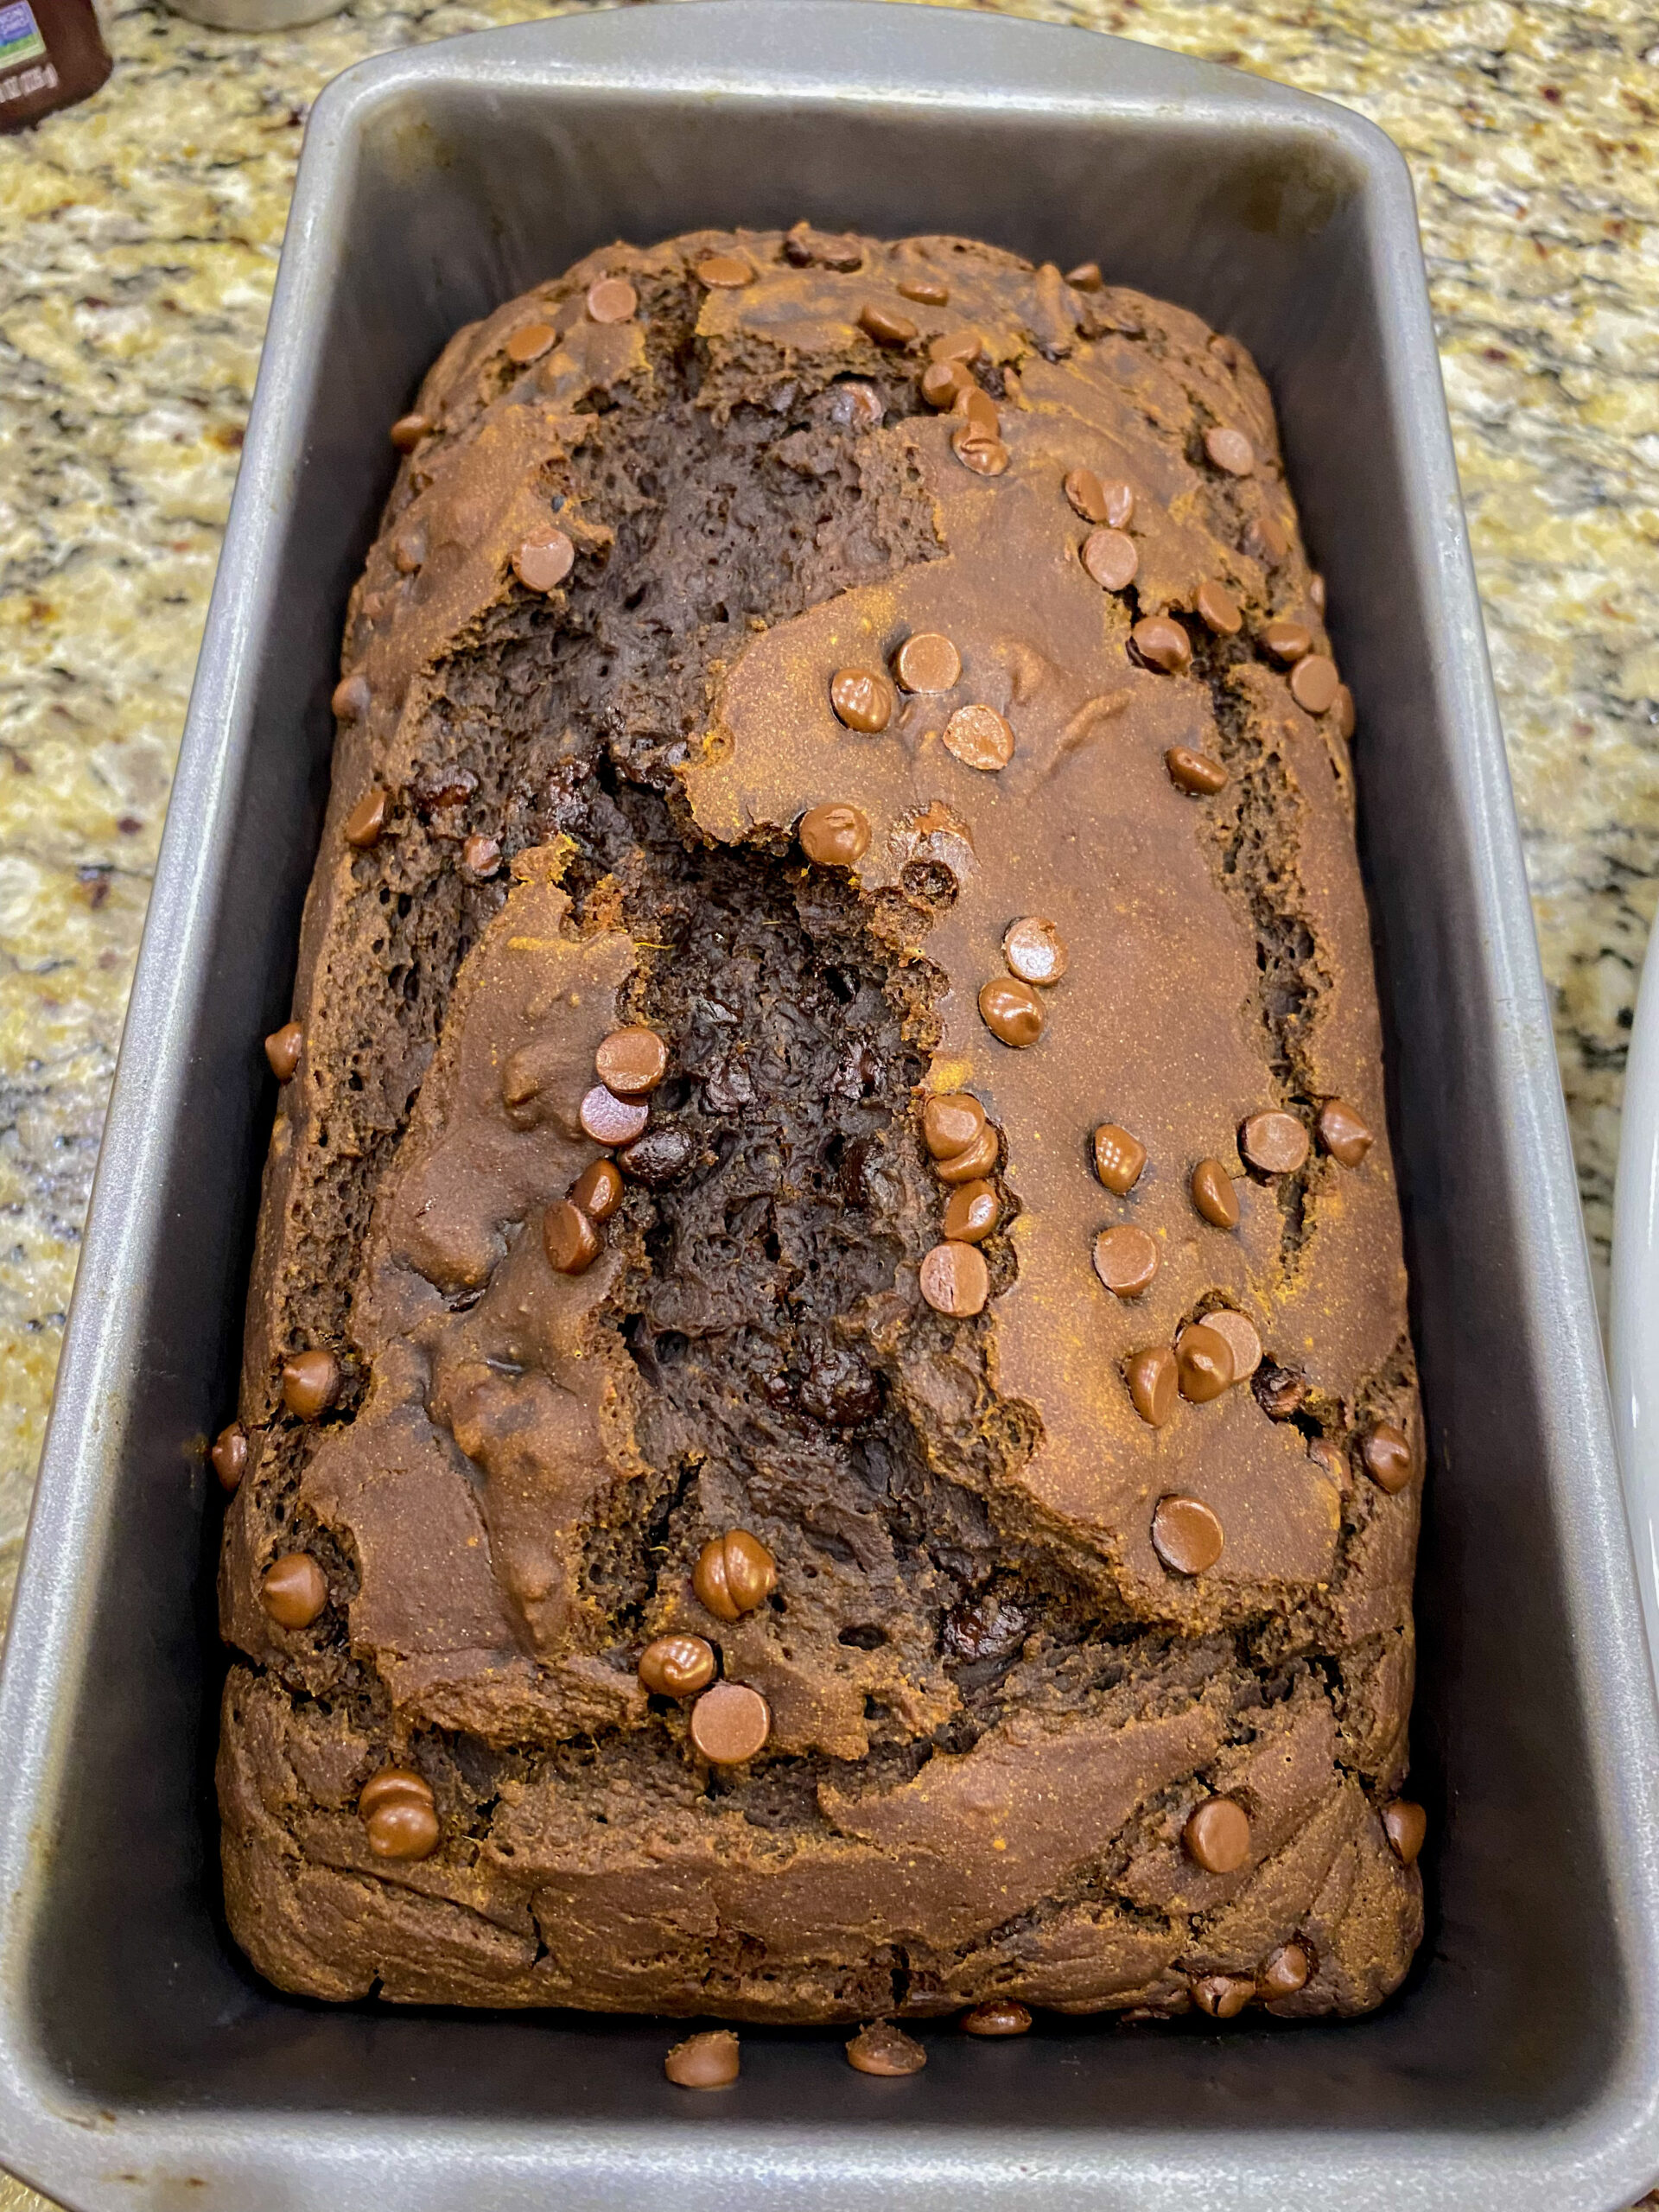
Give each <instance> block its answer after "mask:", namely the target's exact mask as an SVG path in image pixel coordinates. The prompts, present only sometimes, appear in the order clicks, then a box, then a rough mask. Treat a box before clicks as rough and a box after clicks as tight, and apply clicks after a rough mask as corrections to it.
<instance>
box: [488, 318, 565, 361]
mask: <svg viewBox="0 0 1659 2212" xmlns="http://www.w3.org/2000/svg"><path fill="white" fill-rule="evenodd" d="M557 338H558V332H557V331H556V330H555V329H554V327H553V326H552V324H551V323H550V322H525V323H521V324H520V325H519V326H518V329H517V330H515V331H514V332H513V334H512V337H511V338H509V339H508V340H507V342H506V345H505V346H504V347H503V348H502V350H503V352H504V353H505V354H506V357H507V359H509V360H510V361H515V362H517V363H518V366H519V367H520V368H523V367H524V365H525V364H526V363H527V362H530V361H539V360H540V359H541V358H542V355H543V353H546V352H547V351H548V349H549V347H550V346H552V345H553V344H554V343H555V342H556V340H557Z"/></svg>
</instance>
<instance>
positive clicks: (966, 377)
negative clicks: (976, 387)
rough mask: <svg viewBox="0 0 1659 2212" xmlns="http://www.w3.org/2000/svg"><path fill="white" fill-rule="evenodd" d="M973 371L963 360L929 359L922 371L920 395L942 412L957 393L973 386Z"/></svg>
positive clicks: (955, 398) (955, 402)
mask: <svg viewBox="0 0 1659 2212" xmlns="http://www.w3.org/2000/svg"><path fill="white" fill-rule="evenodd" d="M973 381H974V372H973V371H972V370H971V369H970V368H969V367H968V365H966V363H965V362H963V361H930V362H929V363H928V365H927V366H926V367H925V369H924V370H923V371H922V397H923V398H924V399H925V401H926V402H927V404H928V405H929V406H930V407H935V408H938V410H939V411H940V412H941V413H944V411H945V410H947V409H949V408H952V407H954V406H955V405H956V404H957V397H958V395H959V394H961V393H962V392H964V391H970V390H971V389H972V387H973Z"/></svg>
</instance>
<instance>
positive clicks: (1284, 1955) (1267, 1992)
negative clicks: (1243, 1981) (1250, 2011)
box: [1255, 1943, 1313, 2005]
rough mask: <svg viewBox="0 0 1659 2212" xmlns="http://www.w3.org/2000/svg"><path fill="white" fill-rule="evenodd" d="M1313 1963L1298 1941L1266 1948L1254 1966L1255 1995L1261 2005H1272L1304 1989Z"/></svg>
mask: <svg viewBox="0 0 1659 2212" xmlns="http://www.w3.org/2000/svg"><path fill="white" fill-rule="evenodd" d="M1312 1972H1313V1961H1312V1960H1311V1959H1310V1958H1309V1957H1308V1955H1307V1952H1306V1948H1305V1947H1304V1946H1303V1945H1302V1944H1300V1943H1281V1945H1280V1946H1279V1948H1278V1949H1277V1950H1276V1951H1269V1952H1268V1955H1267V1957H1266V1958H1265V1959H1264V1960H1263V1961H1262V1964H1261V1966H1260V1967H1259V1968H1258V1969H1257V1972H1256V1977H1255V1988H1256V1994H1257V1995H1258V1996H1259V1997H1260V1998H1261V1999H1262V2003H1263V2004H1264V2005H1274V2004H1277V2003H1279V2002H1280V2001H1281V1999H1284V1998H1287V1997H1294V1995H1295V1994H1296V1993H1297V1991H1298V1990H1299V1989H1302V1988H1305V1987H1306V1983H1307V1977H1308V1975H1309V1974H1311V1973H1312Z"/></svg>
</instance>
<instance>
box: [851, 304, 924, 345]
mask: <svg viewBox="0 0 1659 2212" xmlns="http://www.w3.org/2000/svg"><path fill="white" fill-rule="evenodd" d="M858 327H859V328H860V329H861V331H863V332H864V334H865V335H866V336H867V337H869V338H874V340H875V342H876V344H877V345H878V346H908V345H909V344H910V342H911V340H912V339H915V338H918V337H919V336H920V335H921V333H920V332H919V331H918V329H917V327H916V326H915V324H914V323H913V322H912V321H911V319H910V317H909V316H908V315H899V314H898V313H896V312H895V310H894V309H893V308H885V307H883V306H882V305H881V304H880V302H879V301H876V300H866V301H865V302H864V304H863V306H862V307H861V308H860V309H859V311H858Z"/></svg>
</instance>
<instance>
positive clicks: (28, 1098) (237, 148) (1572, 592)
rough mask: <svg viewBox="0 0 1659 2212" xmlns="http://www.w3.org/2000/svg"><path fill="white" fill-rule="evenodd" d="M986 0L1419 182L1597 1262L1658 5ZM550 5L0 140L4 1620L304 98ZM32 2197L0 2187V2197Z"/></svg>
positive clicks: (1643, 893) (244, 65)
mask: <svg viewBox="0 0 1659 2212" xmlns="http://www.w3.org/2000/svg"><path fill="white" fill-rule="evenodd" d="M997 4H998V6H999V8H1000V10H1001V12H1007V13H1014V14H1027V15H1032V16H1042V17H1045V18H1046V19H1048V20H1050V21H1055V22H1071V23H1082V24H1087V25H1091V26H1093V27H1094V28H1096V29H1103V30H1112V31H1119V32H1122V33H1124V34H1126V35H1128V36H1130V37H1133V38H1138V39H1141V40H1145V41H1148V42H1150V43H1152V44H1154V45H1160V46H1166V47H1171V48H1178V49H1179V50H1181V51H1182V52H1185V53H1189V54H1199V55H1203V56H1205V57H1207V58H1209V59H1211V60H1220V61H1225V62H1230V63H1232V64H1235V65H1236V66H1237V67H1241V68H1244V69H1249V70H1255V71H1258V72H1260V73H1262V74H1263V75H1267V76H1271V77H1275V78H1278V79H1281V80H1282V81H1283V82H1285V83H1287V84H1292V85H1296V86H1301V87H1302V88H1304V89H1306V90H1307V91H1310V92H1322V93H1325V94H1327V95H1328V96H1330V97H1332V98H1333V99H1338V100H1341V101H1344V103H1346V104H1347V105H1351V106H1352V107H1355V108H1357V109H1358V110H1359V111H1361V112H1362V113H1363V114H1365V115H1367V116H1369V117H1370V118H1371V119H1372V120H1373V121H1374V122H1376V123H1378V124H1381V125H1382V126H1383V129H1384V130H1387V131H1388V132H1389V134H1390V135H1391V136H1392V137H1394V138H1395V141H1396V142H1397V143H1399V145H1400V146H1401V147H1402V149H1404V151H1405V153H1406V155H1407V157H1408V160H1409V162H1410V164H1411V168H1412V173H1413V175H1414V179H1415V181H1416V188H1417V194H1418V200H1419V204H1420V207H1421V215H1422V227H1423V237H1424V243H1425V246H1426V249H1427V257H1428V268H1429V276H1430V281H1431V284H1432V287H1433V301H1434V308H1435V312H1436V315H1437V317H1438V320H1439V327H1440V343H1441V355H1442V359H1443V363H1444V366H1445V372H1446V388H1447V392H1448V395H1449V397H1450V401H1451V407H1452V427H1453V429H1454V431H1455V434H1456V437H1457V446H1458V458H1459V464H1460V467H1461V469H1462V473H1463V484H1464V492H1465V498H1466V499H1467V502H1468V507H1469V518H1470V525H1471V532H1472V535H1473V539H1474V549H1475V559H1476V563H1477V566H1478V570H1479V575H1480V584H1481V589H1482V594H1483V597H1484V602H1485V608H1486V621H1487V630H1488V634H1489V636H1490V638H1491V649H1492V658H1493V663H1494V665H1495V669H1496V672H1497V686H1498V694H1499V698H1500V701H1501V702H1502V706H1503V721H1504V728H1505V731H1506V733H1507V736H1508V740H1509V749H1510V764H1511V767H1512V770H1513V772H1514V777H1515V783H1516V795H1517V798H1518V801H1519V805H1520V812H1521V820H1522V829H1523V831H1524V834H1525V838H1526V845H1527V858H1528V865H1529V870H1530V874H1531V880H1532V889H1533V897H1534V903H1535V911H1536V914H1537V920H1538V930H1539V936H1540V938H1541V944H1542V947H1543V957H1544V968H1545V972H1546V974H1547V976H1548V981H1549V985H1550V988H1551V991H1552V993H1553V995H1554V1008H1555V1029H1556V1039H1557V1045H1558V1048H1559V1051H1560V1062H1561V1071H1562V1076H1563V1079H1564V1082H1565V1084H1566V1089H1567V1101H1568V1105H1569V1109H1570V1111H1571V1115H1572V1122H1573V1141H1574V1144H1575V1146H1576V1148H1577V1154H1578V1163H1579V1173H1580V1186H1581V1188H1582V1191H1583V1194H1584V1200H1585V1209H1586V1220H1587V1223H1588V1226H1589V1231H1590V1237H1591V1243H1592V1251H1593V1254H1594V1255H1595V1259H1596V1263H1597V1268H1598V1275H1599V1281H1604V1282H1605V1264H1606V1256H1607V1240H1608V1233H1609V1229H1610V1226H1611V1196H1612V1177H1613V1166H1614V1160H1615V1155H1616V1150H1617V1144H1618V1106H1619V1091H1620V1085H1621V1082H1622V1078H1623V1070H1624V1039H1625V1036H1626V1033H1627V1031H1628V1028H1629V1026H1630V1014H1631V1008H1632V1006H1633V1003H1634V999H1635V991H1636V983H1637V972H1638V969H1639V965H1640V961H1641V956H1642V951H1643V944H1644V942H1645V939H1646V936H1647V931H1648V927H1649V923H1650V922H1651V920H1652V918H1653V913H1654V909H1655V906H1656V903H1659V737H1656V729H1659V703H1656V702H1659V380H1656V378H1655V376H1654V373H1653V367H1652V360H1653V354H1652V337H1651V334H1652V330H1653V327H1654V325H1655V321H1656V317H1659V223H1656V216H1659V176H1656V156H1659V133H1656V131H1655V129H1654V125H1655V122H1656V118H1659V16H1656V15H1655V14H1654V12H1653V10H1652V9H1651V7H1650V6H1649V5H1647V4H1643V0H1526V4H1524V5H1522V4H1516V3H1515V0H1464V3H1463V4H1459V0H1321V3H1320V4H1319V5H1317V6H1311V5H1309V6H1305V5H1300V4H1291V0H1255V4H1252V5H1249V6H1236V5H1233V4H1230V0H997ZM549 12H559V11H557V10H549V9H548V8H546V7H545V6H543V5H537V0H452V4H447V5H436V6H433V7H430V8H423V7H422V6H420V5H418V4H416V3H415V0H404V4H399V0H358V4H357V5H355V6H353V7H352V8H350V9H349V10H347V11H346V13H344V14H343V15H340V16H334V17H333V18H331V19H330V20H328V21H327V22H322V23H319V24H315V25H314V26H312V27H311V28H309V29H304V30H301V31H297V32H289V33H283V34H272V35H265V36H260V37H251V38H245V37H239V36H235V35H230V34H226V33H219V32H212V31H204V30H201V29H198V28H196V27H195V26H194V25H193V24H191V23H188V22H184V21H182V20H181V19H180V18H178V17H176V16H171V15H169V14H168V12H167V11H166V10H165V9H164V8H162V7H160V6H158V5H157V6H150V5H137V6H134V5H128V6H124V7H121V8H119V9H118V10H117V12H116V13H115V14H114V16H113V20H112V22H111V44H112V46H113V48H114V51H115V55H116V73H115V75H114V77H113V78H112V79H111V82H110V83H109V85H108V86H106V87H105V90H104V91H103V92H101V93H100V94H99V96H98V97H97V98H96V99H93V100H92V101H91V102H90V103H88V104H87V105H84V106H82V107H79V108H76V109H73V110H71V111H68V112H67V113H65V114H63V115H60V116H55V117H53V118H50V119H49V120H48V122H47V123H46V124H43V125H42V126H41V128H40V129H39V130H36V131H35V132H32V133H25V134H23V135H22V136H21V137H14V138H10V139H4V140H0V409H3V411H4V412H5V414H6V415H7V416H8V417H9V420H10V431H9V435H8V440H7V442H6V443H4V444H3V445H0V531H3V538H0V544H3V555H0V557H3V561H4V564H5V566H4V575H3V582H0V1211H3V1215H4V1217H5V1219H6V1221H7V1222H8V1223H9V1224H10V1236H8V1237H6V1238H5V1239H4V1240H3V1242H0V1357H3V1360H4V1363H5V1372H6V1376H7V1388H6V1389H5V1392H4V1400H3V1405H0V1617H3V1611H4V1608H5V1605H6V1603H7V1601H8V1599H9V1597H10V1586H11V1581H12V1579H13V1576H14V1574H15V1572H16V1557H17V1553H18V1549H19V1547H20V1543H21V1540H22V1529H23V1522H24V1518H25V1515H26V1512H27V1510H28V1503H29V1486H30V1483H31V1480H32V1478H33V1472H34V1468H35V1460H36V1457H37V1455H38V1452H39V1447H40V1440H41V1430H42V1427H43V1425H44V1421H45V1416H46V1410H47V1405H48V1399H49V1396H50V1393H51V1389H52V1378H53V1374H54V1368H55V1364H56V1359H57V1353H58V1347H59V1343H60V1337H61V1332H62V1327H63V1317H64V1312H65V1309H66V1307H67V1305H68V1301H69V1292H70V1287H71V1285H72V1283H73V1277H74V1270H75V1260H76V1255H77V1251H78V1249H79V1231H80V1224H81V1219H82V1216H83V1213H84V1211H85V1207H86V1197H87V1192H88V1188H89V1185H90V1183H91V1179H92V1166H93V1162H94V1159H95V1156H96V1154H97V1148H98V1141H99V1128H100V1126H101V1123H102V1119H103V1115H104V1109H105V1100H106V1097H107V1095H108V1090H109V1085H110V1078H111V1073H112V1071H113V1069H114V1064H115V1055H116V1048H117V1045H118V1040H119V1036H120V1028H121V1018H122V1011H123V1007H124V1003H125V998H126V992H127V987H128V983H129V981H130V976H131V971H132V963H133V957H134V954H135V952H136V950H137V943H138V935H139V931H140V928H141V926H142V925H143V914H144V904H145V899H146V897H147V894H148V892H149V879H150V871H151V868H152V867H153V864H154V861H155V855H156V843H157V840H158V837H159V836H160V832H161V826H162V813H163V810H164V808H165V805H166V801H167V792H168V779H169V777H170V775H171V772H172V768H173V763H174V759H175V752H176V748H177V746H178V741H179V734H180V730H181V726H182V722H183V718H184V710H185V704H186V701H187V698H188V693H189V688H190V677H191V670H192V666H193V664H194V658H195V653H196V648H197V644H198V640H199V639H200V631H201V624H202V618H203V615H204V613H205V612H206V608H207V594H208V591H209V588H210V586H211V584H212V582H213V563H214V560H215V557H216V556H217V553H218V550H219V536H220V532H221V530H222V527H223V524H224V520H225V515H226V508H227V506H228V504H229V500H230V495H231V488H232V484H233V482H234V480H235V476H236V466H237V455H238V449H239V448H240V444H241V437H242V425H243V423H244V421H245V416H246V413H247V407H248V402H249V398H250V397H251V392H252V389H253V379H254V372H255V369H256V366H257V361H258V355H259V343H260V337H261V334H262V332H263V329H264V320H265V314H266V308H267V306H268V303H269V301H270V289H271V283H272V279H273V278H274V277H275V275H276V269H277V251H278V248H279V246H280V245H281V241H282V233H283V220H284V217H285V215H286V212H287V207H288V199H289V189H290V187H291V185H292V181H293V175H294V165H295V161H296V156H297V155H298V153H299V149H300V140H301V136H302V128H303V125H304V122H305V117H306V113H307V111H308V107H309V105H310V103H311V101H312V99H314V98H315V94H316V92H317V90H318V88H319V87H320V86H321V85H322V84H323V83H324V82H325V81H326V79H328V78H330V77H332V76H333V75H334V74H335V73H336V72H337V71H339V70H340V69H342V68H344V67H346V65H347V64H348V63H350V62H353V61H355V60H360V59H361V58H362V57H363V56H364V55H365V54H375V53H378V52H380V51H382V50H384V49H385V48H389V47H396V46H402V45H406V44H408V43H410V42H411V41H416V40H423V39H429V38H436V37H440V36H443V35H447V34H448V33H451V32H455V31H463V30H472V29H481V28H484V27H486V26H488V25H493V24H500V23H507V22H519V21H522V20H524V18H525V17H528V16H539V15H544V14H547V13H549ZM0 2149H3V2146H0ZM40 2203H41V2200H40V2199H39V2198H37V2197H35V2196H31V2195H30V2194H29V2192H28V2191H26V2190H21V2189H16V2187H15V2185H13V2184H9V2183H6V2182H5V2181H4V2179H3V2177H0V2212H4V2208H10V2207H12V2206H14V2205H15V2206H18V2207H21V2206H25V2205H27V2206H32V2207H38V2206H39V2205H40Z"/></svg>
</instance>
